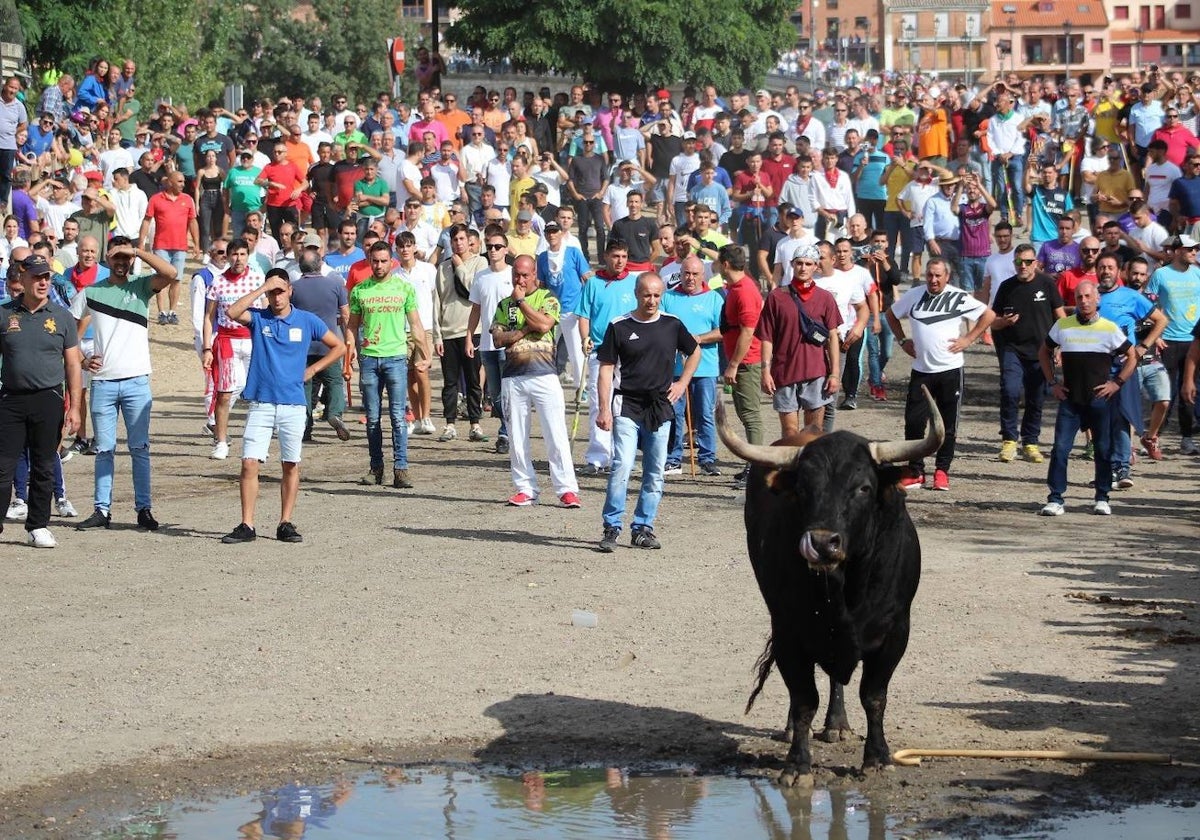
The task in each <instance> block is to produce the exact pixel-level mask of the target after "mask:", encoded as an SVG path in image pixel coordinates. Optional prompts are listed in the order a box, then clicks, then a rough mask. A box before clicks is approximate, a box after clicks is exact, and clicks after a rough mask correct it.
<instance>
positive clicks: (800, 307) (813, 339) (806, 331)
mask: <svg viewBox="0 0 1200 840" xmlns="http://www.w3.org/2000/svg"><path fill="white" fill-rule="evenodd" d="M788 294H790V295H791V296H792V300H794V301H795V302H796V311H797V312H799V313H800V337H801V338H803V339H804V340H805V341H806V342H807V343H809V344H815V345H816V346H817V347H824V346H825V342H827V341H829V329H828V328H827V327H826V326H825V325H824V324H822V323H821V322H820V321H814V320H813V319H812V318H809V317H808V313H807V312H805V311H804V304H803V303H802V302H801V300H800V295H798V294H797V293H796V290H795V289H794V288H792V287H791V286H790V285H789V286H788Z"/></svg>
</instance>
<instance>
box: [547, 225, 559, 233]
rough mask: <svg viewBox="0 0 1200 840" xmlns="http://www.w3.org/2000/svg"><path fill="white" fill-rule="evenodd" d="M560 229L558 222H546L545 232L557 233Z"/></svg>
mask: <svg viewBox="0 0 1200 840" xmlns="http://www.w3.org/2000/svg"><path fill="white" fill-rule="evenodd" d="M561 230H562V225H560V224H559V223H558V222H546V233H558V232H559V231H561Z"/></svg>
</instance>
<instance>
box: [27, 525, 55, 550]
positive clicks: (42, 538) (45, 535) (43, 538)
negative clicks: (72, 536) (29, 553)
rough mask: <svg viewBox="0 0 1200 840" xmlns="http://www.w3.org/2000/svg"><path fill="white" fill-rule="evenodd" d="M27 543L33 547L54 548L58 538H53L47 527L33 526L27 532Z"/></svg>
mask: <svg viewBox="0 0 1200 840" xmlns="http://www.w3.org/2000/svg"><path fill="white" fill-rule="evenodd" d="M29 544H30V545H31V546H33V547H34V548H54V547H55V546H57V545H58V540H56V539H54V535H53V534H51V533H50V529H49V528H34V529H33V530H32V531H30V532H29Z"/></svg>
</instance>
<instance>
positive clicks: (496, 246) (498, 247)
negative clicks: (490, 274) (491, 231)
mask: <svg viewBox="0 0 1200 840" xmlns="http://www.w3.org/2000/svg"><path fill="white" fill-rule="evenodd" d="M507 247H508V246H507V245H505V244H503V243H501V242H489V243H488V246H487V249H488V250H489V251H503V250H504V249H505V248H507Z"/></svg>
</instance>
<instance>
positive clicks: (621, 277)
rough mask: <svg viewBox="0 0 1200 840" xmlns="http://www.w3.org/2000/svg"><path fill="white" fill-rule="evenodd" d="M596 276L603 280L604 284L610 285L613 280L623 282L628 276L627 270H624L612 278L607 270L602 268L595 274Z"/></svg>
mask: <svg viewBox="0 0 1200 840" xmlns="http://www.w3.org/2000/svg"><path fill="white" fill-rule="evenodd" d="M596 276H597V277H599V278H600V279H601V280H603V281H604V282H605V283H611V282H613V281H614V280H624V279H625V278H626V277H628V276H629V270H628V269H626V270H625V271H622V272H621V273H620V274H618V275H616V276H615V277H614V276H613V275H612V274H610V273H609V271H608V269H607V268H602V269H600V270H599V271H597V272H596Z"/></svg>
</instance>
